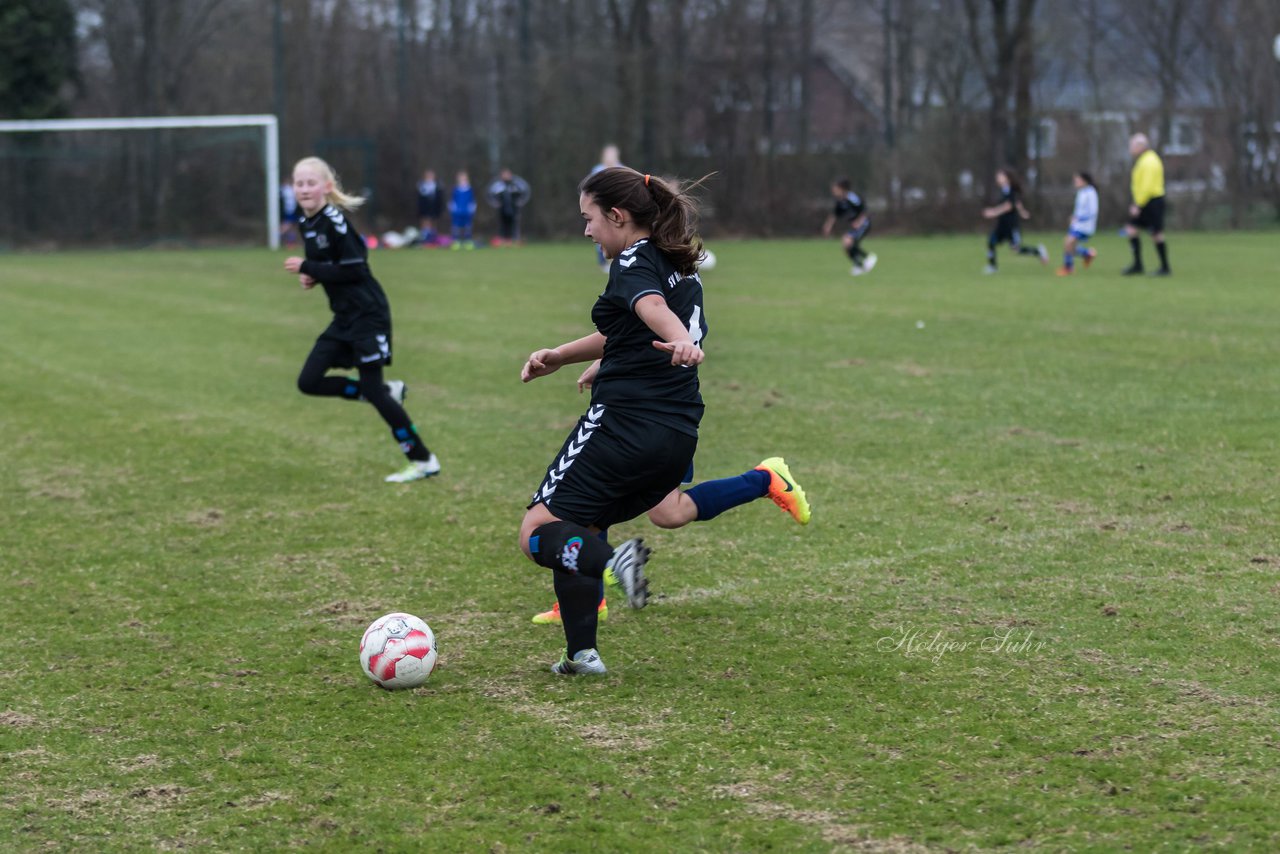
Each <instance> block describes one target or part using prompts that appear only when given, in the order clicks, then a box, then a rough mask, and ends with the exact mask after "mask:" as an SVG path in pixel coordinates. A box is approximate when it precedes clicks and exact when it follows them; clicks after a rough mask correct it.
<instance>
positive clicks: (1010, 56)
mask: <svg viewBox="0 0 1280 854" xmlns="http://www.w3.org/2000/svg"><path fill="white" fill-rule="evenodd" d="M1035 7H1036V0H986V3H985V5H984V4H983V2H982V0H964V10H965V23H966V30H967V32H968V35H969V46H970V48H971V50H972V51H973V55H974V57H975V58H976V59H977V62H978V68H979V70H980V71H981V73H982V77H983V80H984V81H985V83H986V85H987V91H988V93H989V94H990V96H991V103H990V108H989V109H990V112H989V113H988V121H987V133H988V140H987V156H986V162H985V163H984V173H985V174H986V175H987V176H988V177H990V176H991V175H994V174H995V171H996V169H998V168H999V165H1000V163H1001V162H1005V163H1008V164H1009V165H1011V166H1013V167H1015V168H1021V167H1022V165H1023V164H1024V163H1025V162H1026V150H1027V149H1026V145H1027V140H1026V135H1025V125H1026V122H1027V121H1028V119H1027V116H1028V115H1029V113H1030V100H1029V95H1028V96H1027V98H1026V101H1025V102H1024V101H1022V100H1020V101H1019V104H1018V107H1017V116H1016V121H1015V129H1016V128H1018V127H1019V126H1021V127H1022V129H1023V131H1024V133H1023V136H1022V137H1021V138H1020V139H1017V138H1011V136H1010V133H1009V130H1010V127H1009V98H1010V95H1011V94H1012V93H1013V92H1015V91H1022V89H1023V87H1024V85H1026V86H1029V82H1028V83H1027V84H1024V83H1023V82H1022V81H1021V80H1020V79H1019V75H1020V72H1022V73H1025V72H1026V71H1027V70H1029V69H1030V68H1031V57H1030V50H1031V48H1030V41H1031V23H1032V13H1033V12H1034V11H1035ZM1027 91H1029V90H1027Z"/></svg>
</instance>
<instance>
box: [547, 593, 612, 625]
mask: <svg viewBox="0 0 1280 854" xmlns="http://www.w3.org/2000/svg"><path fill="white" fill-rule="evenodd" d="M596 614H598V615H599V619H600V622H602V623H603V622H604V621H605V620H607V619H609V603H608V602H606V601H605V600H604V599H603V598H601V599H600V607H599V608H596ZM533 622H534V623H535V624H537V625H539V626H552V625H555V626H558V625H560V624H561V622H563V621H562V620H561V619H560V603H559V602H557V603H556V604H554V605H552V606H551V610H550V611H543V612H542V613H541V614H534V615H533Z"/></svg>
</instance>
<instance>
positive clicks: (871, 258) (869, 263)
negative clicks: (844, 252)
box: [862, 252, 878, 273]
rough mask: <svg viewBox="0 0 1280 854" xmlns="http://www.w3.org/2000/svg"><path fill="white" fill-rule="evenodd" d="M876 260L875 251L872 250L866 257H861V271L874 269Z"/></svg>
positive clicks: (866, 271)
mask: <svg viewBox="0 0 1280 854" xmlns="http://www.w3.org/2000/svg"><path fill="white" fill-rule="evenodd" d="M877 260H878V259H877V258H876V253H874V252H872V253H870V254H868V255H867V257H866V258H864V259H862V272H864V273H870V272H871V271H872V270H874V269H875V266H876V261H877Z"/></svg>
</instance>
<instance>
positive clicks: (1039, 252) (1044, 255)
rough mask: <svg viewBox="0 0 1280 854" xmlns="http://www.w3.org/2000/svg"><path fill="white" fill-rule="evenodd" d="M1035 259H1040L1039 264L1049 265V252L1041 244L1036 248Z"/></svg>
mask: <svg viewBox="0 0 1280 854" xmlns="http://www.w3.org/2000/svg"><path fill="white" fill-rule="evenodd" d="M1036 257H1038V258H1039V259H1040V263H1041V264H1048V263H1049V250H1048V249H1045V248H1044V244H1043V243H1041V244H1040V245H1039V246H1037V247H1036Z"/></svg>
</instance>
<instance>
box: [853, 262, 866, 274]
mask: <svg viewBox="0 0 1280 854" xmlns="http://www.w3.org/2000/svg"><path fill="white" fill-rule="evenodd" d="M864 272H866V271H865V270H863V269H862V265H861V264H854V265H853V269H852V270H850V271H849V275H850V276H861V275H862V274H863V273H864Z"/></svg>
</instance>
